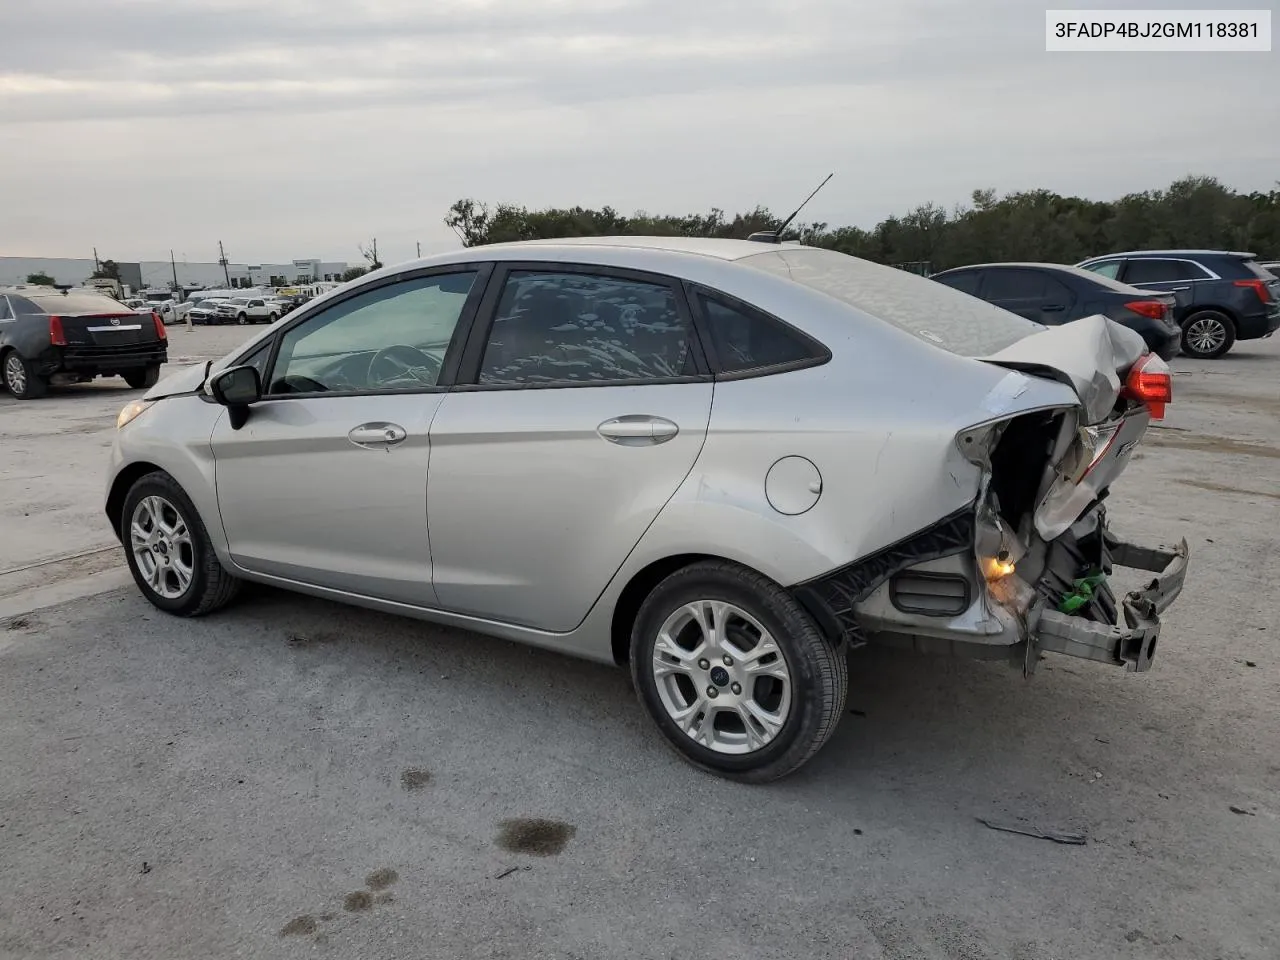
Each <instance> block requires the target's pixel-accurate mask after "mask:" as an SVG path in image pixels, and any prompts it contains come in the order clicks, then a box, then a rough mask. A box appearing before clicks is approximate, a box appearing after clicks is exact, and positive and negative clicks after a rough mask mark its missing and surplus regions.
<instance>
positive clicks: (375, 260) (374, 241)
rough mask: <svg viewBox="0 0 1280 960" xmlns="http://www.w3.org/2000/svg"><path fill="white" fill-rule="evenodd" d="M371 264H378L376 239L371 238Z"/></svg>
mask: <svg viewBox="0 0 1280 960" xmlns="http://www.w3.org/2000/svg"><path fill="white" fill-rule="evenodd" d="M373 262H374V263H378V262H379V260H378V238H377V237H374V238H373Z"/></svg>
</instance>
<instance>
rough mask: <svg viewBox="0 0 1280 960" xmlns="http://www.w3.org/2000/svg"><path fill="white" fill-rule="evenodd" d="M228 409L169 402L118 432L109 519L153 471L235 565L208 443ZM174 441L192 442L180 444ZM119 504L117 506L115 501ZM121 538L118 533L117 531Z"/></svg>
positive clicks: (188, 400)
mask: <svg viewBox="0 0 1280 960" xmlns="http://www.w3.org/2000/svg"><path fill="white" fill-rule="evenodd" d="M225 413H226V408H225V407H221V406H219V405H217V404H213V403H208V402H206V401H204V400H201V399H200V398H199V397H196V396H178V397H169V398H167V399H165V400H160V401H157V402H156V403H155V405H154V406H152V407H151V408H150V409H149V410H147V411H146V412H145V413H143V414H142V415H141V416H139V417H138V418H137V419H135V420H134V421H133V422H131V423H128V424H126V425H125V426H124V428H123V429H121V430H118V431H117V432H116V440H115V443H114V444H113V445H112V448H111V460H110V465H109V467H108V470H107V499H106V506H107V511H108V514H110V513H111V511H112V505H113V503H114V502H119V501H122V500H123V498H124V496H125V495H126V494H127V492H128V491H127V488H128V487H129V486H130V485H132V484H133V482H134V481H135V480H137V479H138V477H140V476H142V475H144V474H146V473H149V472H150V471H151V469H152V468H155V469H159V470H163V471H165V472H166V473H168V474H169V475H170V476H171V477H173V478H174V479H175V480H176V481H178V484H179V485H180V486H181V487H182V489H183V490H184V491H185V492H186V494H187V496H188V497H190V498H191V502H192V503H193V504H194V505H195V508H196V511H197V512H198V513H199V514H200V519H201V521H202V522H203V523H204V526H205V530H206V531H207V532H208V534H209V540H210V542H211V543H212V544H213V550H214V553H216V554H217V555H218V559H219V560H221V561H222V562H223V563H224V564H226V565H228V566H230V565H231V555H230V552H229V551H228V549H227V538H226V534H225V533H224V532H223V529H222V516H221V514H220V513H219V512H218V495H217V488H216V486H215V483H214V460H213V447H212V445H211V444H210V437H211V436H212V435H213V428H214V427H215V426H216V425H217V423H218V419H219V417H221V416H223V415H225ZM174 437H184V438H189V439H187V440H186V442H182V443H176V442H174V440H173V438H174ZM116 498H118V500H117V499H116ZM114 532H115V533H116V534H117V535H119V531H118V530H117V531H114Z"/></svg>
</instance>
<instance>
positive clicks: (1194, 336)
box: [1182, 310, 1236, 360]
mask: <svg viewBox="0 0 1280 960" xmlns="http://www.w3.org/2000/svg"><path fill="white" fill-rule="evenodd" d="M1235 342H1236V325H1235V324H1234V323H1233V322H1232V320H1231V318H1230V317H1228V316H1227V315H1226V314H1225V313H1222V312H1221V311H1218V310H1201V311H1200V312H1198V313H1193V314H1192V315H1191V316H1189V317H1187V319H1186V321H1185V322H1184V323H1183V324H1182V352H1183V353H1185V354H1186V355H1187V356H1189V357H1197V358H1199V359H1201V360H1216V359H1217V358H1218V357H1221V356H1222V355H1223V354H1225V353H1226V352H1227V351H1228V350H1230V349H1231V348H1232V346H1234V345H1235Z"/></svg>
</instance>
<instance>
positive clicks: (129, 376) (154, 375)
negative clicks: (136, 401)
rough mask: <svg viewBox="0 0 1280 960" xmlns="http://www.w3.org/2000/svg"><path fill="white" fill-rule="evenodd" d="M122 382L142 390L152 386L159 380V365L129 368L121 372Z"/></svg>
mask: <svg viewBox="0 0 1280 960" xmlns="http://www.w3.org/2000/svg"><path fill="white" fill-rule="evenodd" d="M121 376H123V377H124V382H125V383H127V384H128V385H129V386H131V387H133V389H135V390H143V389H146V388H148V387H154V386H155V385H156V384H157V383H159V382H160V367H159V365H158V364H153V365H152V366H150V367H143V368H142V369H141V370H130V371H129V372H128V373H125V374H121Z"/></svg>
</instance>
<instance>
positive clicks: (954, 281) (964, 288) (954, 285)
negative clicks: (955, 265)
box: [933, 270, 982, 297]
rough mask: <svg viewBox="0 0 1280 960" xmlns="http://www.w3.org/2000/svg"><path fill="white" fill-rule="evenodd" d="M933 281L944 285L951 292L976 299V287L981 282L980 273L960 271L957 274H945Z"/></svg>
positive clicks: (976, 271) (978, 271) (977, 271)
mask: <svg viewBox="0 0 1280 960" xmlns="http://www.w3.org/2000/svg"><path fill="white" fill-rule="evenodd" d="M933 279H934V280H937V281H938V283H945V284H946V285H947V286H948V287H950V288H951V289H952V290H959V291H960V292H961V293H967V294H969V295H970V296H974V297H976V296H977V295H978V285H979V284H980V283H981V282H982V271H980V270H961V271H960V272H958V273H947V274H943V275H942V276H940V277H934V278H933Z"/></svg>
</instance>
